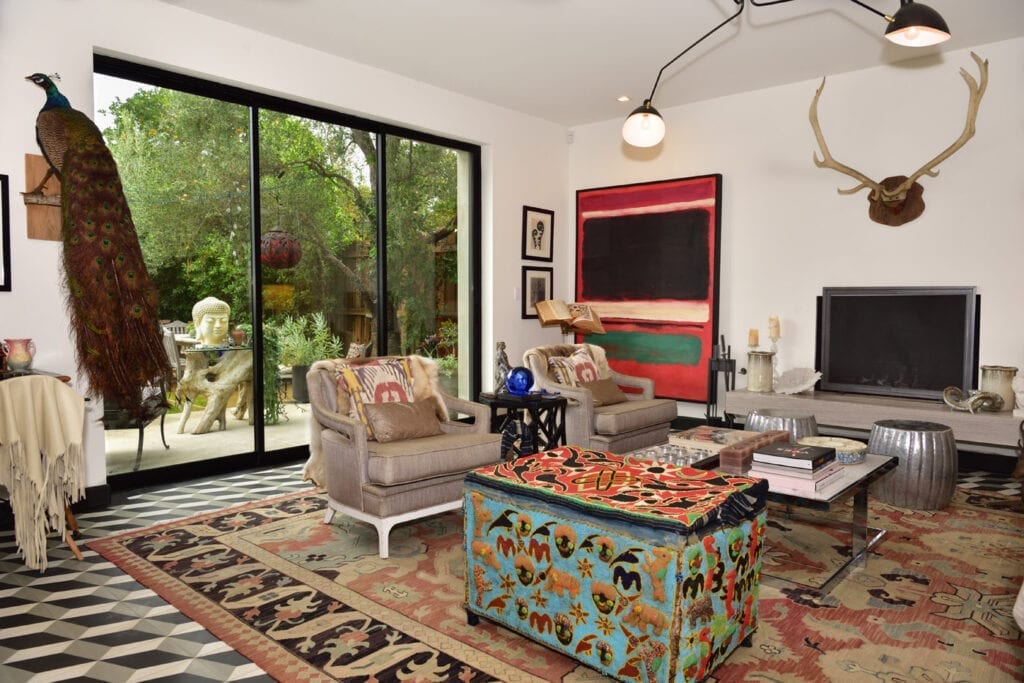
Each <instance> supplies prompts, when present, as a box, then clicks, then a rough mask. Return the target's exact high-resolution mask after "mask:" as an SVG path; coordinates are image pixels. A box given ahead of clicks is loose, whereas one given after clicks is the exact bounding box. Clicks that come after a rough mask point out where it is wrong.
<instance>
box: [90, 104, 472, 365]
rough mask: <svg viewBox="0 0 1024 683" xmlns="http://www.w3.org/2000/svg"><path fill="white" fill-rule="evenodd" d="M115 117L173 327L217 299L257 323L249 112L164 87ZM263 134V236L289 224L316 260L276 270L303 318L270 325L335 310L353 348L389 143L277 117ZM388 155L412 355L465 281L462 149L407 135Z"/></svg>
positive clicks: (115, 144)
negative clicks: (352, 316) (351, 319)
mask: <svg viewBox="0 0 1024 683" xmlns="http://www.w3.org/2000/svg"><path fill="white" fill-rule="evenodd" d="M110 113H111V115H112V116H113V117H114V121H115V123H114V125H113V126H112V128H110V129H108V130H106V131H105V136H106V138H107V142H108V144H109V146H110V148H111V150H112V152H113V153H114V156H115V158H116V159H117V161H118V165H119V167H120V170H121V175H122V180H123V182H124V185H125V191H126V195H127V197H128V200H129V204H130V206H131V207H132V214H133V217H134V219H135V223H136V226H137V228H138V231H139V237H140V242H141V244H142V249H143V253H144V254H145V257H146V263H147V265H148V267H149V269H150V274H151V276H152V277H153V280H154V282H155V283H156V285H157V287H158V288H159V290H160V295H161V299H160V317H162V318H168V319H175V318H180V319H182V320H188V319H189V318H190V316H191V309H192V305H193V304H194V302H196V301H198V300H199V299H202V298H203V297H206V296H217V297H218V298H221V299H224V300H225V301H227V302H228V303H229V304H231V307H232V318H233V322H249V321H250V315H249V310H250V290H249V287H250V284H249V283H250V277H249V269H250V264H249V258H250V253H251V245H250V240H251V237H250V226H251V224H252V221H251V220H250V199H249V191H250V176H249V173H250V170H249V145H250V129H249V110H248V109H247V108H246V107H244V106H240V105H236V104H231V103H228V102H222V101H218V100H213V99H209V98H205V97H199V96H195V95H191V94H187V93H183V92H179V91H174V90H167V89H163V88H152V89H145V90H141V91H139V92H137V93H136V94H134V95H132V96H131V97H129V98H127V99H126V100H124V101H122V100H115V101H114V102H113V103H112V104H111V106H110ZM259 125H260V136H259V140H260V177H259V180H258V183H259V191H260V206H261V210H262V216H261V218H262V225H263V229H264V232H266V231H269V230H270V229H271V228H273V227H275V226H280V227H281V228H283V229H284V230H286V231H287V232H290V233H292V234H293V235H295V236H296V237H298V239H299V241H300V244H301V245H302V250H303V255H302V259H301V261H300V263H299V264H298V266H296V267H295V268H290V269H286V270H273V269H270V268H264V269H263V271H262V277H263V280H264V282H266V283H281V284H290V285H294V288H295V302H294V306H293V308H292V310H290V311H277V312H273V311H268V312H267V313H266V314H265V317H267V319H268V323H269V324H276V323H278V322H279V321H280V320H281V319H282V318H283V316H284V315H286V314H291V315H305V314H308V313H313V312H323V313H324V314H325V315H326V318H327V321H328V323H329V324H330V326H331V328H332V331H333V332H334V333H335V334H339V335H340V336H341V337H342V338H343V339H345V340H346V341H350V340H349V339H348V338H347V337H348V335H347V334H346V333H347V330H346V329H345V324H346V319H345V315H344V311H345V309H346V308H349V309H350V308H363V309H365V310H369V311H374V310H375V307H376V303H377V302H376V291H377V284H376V282H377V271H376V254H377V248H376V239H377V227H376V226H377V200H376V197H377V193H378V189H379V188H378V187H377V180H378V177H377V176H378V174H377V169H376V164H377V161H376V157H377V150H376V144H377V140H376V137H375V136H374V135H372V134H370V133H368V132H366V131H361V130H354V129H350V128H347V127H345V126H339V125H334V124H329V123H324V122H321V121H314V120H310V119H305V118H300V117H296V116H292V115H288V114H283V113H280V112H273V111H268V110H261V111H260V118H259ZM386 150H387V153H386V164H387V178H388V188H387V205H388V212H387V240H388V250H387V254H388V269H389V272H388V282H389V293H388V301H387V305H386V306H385V310H386V312H387V315H388V322H389V328H390V329H391V330H392V332H393V334H394V336H393V337H392V338H391V339H389V344H388V346H389V351H392V350H393V351H395V352H401V353H410V352H413V351H415V349H416V348H418V346H419V345H420V344H421V343H422V340H423V338H424V337H425V336H427V335H429V334H432V333H433V332H435V330H436V329H437V325H438V322H439V321H438V311H437V302H438V296H439V294H438V293H439V291H440V288H443V286H444V284H445V283H447V282H454V281H455V267H454V260H453V258H452V256H453V255H452V254H451V253H450V252H447V253H446V252H440V253H441V256H438V253H439V252H438V249H437V248H436V247H437V245H439V244H441V243H442V242H444V241H445V240H446V238H448V237H449V236H451V235H452V234H453V233H454V232H455V230H456V197H457V194H458V193H457V178H456V167H457V164H456V152H455V151H454V150H451V149H448V148H444V147H439V146H436V145H430V144H425V143H419V142H414V141H411V140H406V139H401V138H395V137H389V138H388V140H387V145H386ZM449 241H450V240H449ZM439 263H440V264H441V266H440V267H439V266H438V264H439ZM359 341H368V340H366V339H362V340H359Z"/></svg>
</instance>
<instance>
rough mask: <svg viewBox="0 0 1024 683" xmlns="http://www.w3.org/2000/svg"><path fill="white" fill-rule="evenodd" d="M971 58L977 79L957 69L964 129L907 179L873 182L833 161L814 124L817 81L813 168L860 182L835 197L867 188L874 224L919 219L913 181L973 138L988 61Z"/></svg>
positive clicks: (918, 191)
mask: <svg viewBox="0 0 1024 683" xmlns="http://www.w3.org/2000/svg"><path fill="white" fill-rule="evenodd" d="M971 58H972V59H973V60H974V62H975V63H976V64H977V65H978V69H979V71H980V79H979V80H977V81H976V80H974V77H973V76H972V75H971V74H969V73H967V70H966V69H963V68H961V69H960V76H961V77H963V79H964V81H965V82H966V83H967V88H968V90H969V91H970V98H969V99H968V101H967V121H966V122H965V123H964V130H963V132H962V133H960V137H958V138H957V139H956V140H955V141H954V142H953V144H951V145H950V146H949V147H947V148H946V149H944V150H942V152H940V153H939V154H938V155H937V156H935V157H934V158H933V159H931V160H930V161H928V163H926V164H925V165H924V166H922V167H921V168H919V169H918V170H916V171H914V172H913V173H911V174H910V175H909V176H902V175H899V176H890V177H888V178H885V179H883V180H882V181H881V182H875V181H874V180H872V179H871V178H868V177H867V176H866V175H864V174H863V173H861V172H860V171H858V170H856V169H854V168H851V167H849V166H847V165H846V164H842V163H840V162H838V161H836V160H835V159H834V158H833V157H832V154H831V153H830V152H829V151H828V145H827V144H826V143H825V136H824V135H822V133H821V125H820V124H819V123H818V99H819V98H820V97H821V91H822V90H824V89H825V79H824V78H823V79H821V85H820V86H818V90H817V91H816V92H815V93H814V99H813V100H811V111H810V119H811V128H813V129H814V137H815V139H816V140H817V141H818V147H819V148H821V154H822V158H821V159H819V158H818V154H817V153H815V154H814V165H815V166H817V167H818V168H831V169H832V170H834V171H839V172H840V173H843V174H845V175H848V176H850V177H851V178H853V179H854V180H857V181H858V182H859V183H860V184H859V185H857V186H856V187H852V188H850V189H848V190H839V194H853V193H854V192H859V191H860V190H863V189H864V188H869V189H870V190H871V192H870V193H869V194H868V202H869V203H870V207H869V208H868V216H870V218H871V220H873V221H875V222H876V223H882V224H883V225H892V226H897V225H903V224H904V223H909V222H910V221H912V220H914V219H915V218H917V217H918V216H920V215H921V213H922V212H924V200H923V199H922V195H923V194H924V188H923V187H921V184H920V183H918V182H917V179H918V178H920V177H921V176H923V175H928V176H932V177H935V176H937V175H938V174H939V171H938V169H937V168H936V166H938V165H939V164H940V163H942V162H943V161H945V160H946V159H948V158H949V157H950V156H952V155H953V153H954V152H956V151H957V150H958V149H960V148H961V147H963V146H964V145H965V144H966V143H967V141H968V140H970V139H971V138H972V137H974V131H975V121H976V120H977V118H978V106H979V105H980V104H981V98H982V96H983V95H984V94H985V89H986V88H987V87H988V60H987V59H984V60H983V59H982V58H981V57H979V56H978V55H976V54H974V53H973V52H972V53H971Z"/></svg>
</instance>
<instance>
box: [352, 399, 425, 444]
mask: <svg viewBox="0 0 1024 683" xmlns="http://www.w3.org/2000/svg"><path fill="white" fill-rule="evenodd" d="M363 410H364V411H365V412H366V419H367V420H368V421H369V422H370V427H371V429H373V436H374V438H375V439H377V441H379V442H381V443H388V442H389V441H400V440H402V439H416V438H419V437H421V436H436V435H437V434H441V433H443V430H442V429H441V423H440V422H439V421H438V419H437V413H436V412H435V411H436V407H435V401H434V399H433V398H431V399H428V400H426V401H413V402H411V403H407V402H405V401H391V402H388V403H366V404H364V405H363Z"/></svg>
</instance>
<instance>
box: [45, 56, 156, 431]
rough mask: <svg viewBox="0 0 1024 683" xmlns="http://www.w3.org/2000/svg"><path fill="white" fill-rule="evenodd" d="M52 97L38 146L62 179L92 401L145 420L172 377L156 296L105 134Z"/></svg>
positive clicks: (69, 277)
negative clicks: (150, 390)
mask: <svg viewBox="0 0 1024 683" xmlns="http://www.w3.org/2000/svg"><path fill="white" fill-rule="evenodd" d="M39 76H40V74H35V75H34V76H30V77H29V78H30V79H33V80H35V79H36V78H37V77H39ZM43 78H46V77H45V76H43ZM47 81H48V79H47ZM37 83H38V82H37ZM40 85H43V86H44V87H45V84H40ZM49 86H50V87H52V89H53V92H57V91H56V87H55V86H53V84H52V82H49ZM57 95H58V96H59V97H60V98H61V99H63V101H64V102H65V103H66V102H67V100H66V98H63V96H62V95H59V92H57ZM47 96H48V97H47V106H45V107H44V108H43V110H42V111H41V112H40V113H39V117H38V118H37V125H36V129H37V139H38V140H39V144H40V147H41V148H42V149H43V152H44V156H45V157H46V158H47V159H48V160H50V163H51V165H52V166H53V167H54V169H55V171H56V172H57V173H58V174H59V177H60V179H61V238H62V240H63V266H64V278H65V293H66V302H67V308H68V313H69V318H70V322H71V328H72V333H73V336H74V342H75V349H76V355H77V360H78V364H79V368H80V371H81V372H82V373H83V374H84V375H85V376H86V378H87V379H88V382H89V392H90V394H91V395H93V396H102V397H104V398H105V399H107V400H109V399H114V400H115V401H117V402H118V404H119V405H121V406H123V407H125V408H127V409H129V410H131V409H133V408H136V407H137V410H138V413H139V414H138V417H140V418H141V417H143V413H144V408H143V406H142V396H143V389H144V388H145V387H148V386H152V385H153V384H156V383H165V382H167V381H168V380H169V379H170V377H171V376H172V371H171V366H170V361H169V360H168V358H167V355H166V353H165V352H164V350H163V344H162V340H161V332H160V326H159V321H158V319H157V312H156V311H157V302H158V295H157V291H156V288H155V287H154V286H153V284H152V281H151V280H150V277H149V273H148V272H147V270H146V264H145V262H144V261H143V257H142V248H141V247H140V245H139V238H138V234H137V233H136V230H135V224H134V223H133V222H132V215H131V210H130V208H129V207H128V202H127V200H126V199H125V196H124V190H123V188H122V186H121V177H120V175H119V173H118V170H117V163H116V162H115V161H114V157H113V155H112V154H111V153H110V150H109V149H108V148H107V145H106V143H105V142H104V140H103V135H102V134H101V133H100V131H99V129H98V128H97V127H96V125H95V124H94V123H93V122H92V120H91V119H89V117H87V116H86V115H85V114H83V113H82V112H80V111H77V110H75V109H72V108H71V106H70V105H69V104H68V105H67V106H59V105H58V106H54V105H52V104H51V100H53V99H54V98H53V96H52V94H51V92H50V89H49V88H47ZM58 102H59V100H58ZM61 133H62V135H61ZM58 159H59V160H58Z"/></svg>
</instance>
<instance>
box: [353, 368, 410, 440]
mask: <svg viewBox="0 0 1024 683" xmlns="http://www.w3.org/2000/svg"><path fill="white" fill-rule="evenodd" d="M338 383H339V384H341V385H342V386H343V387H344V388H345V389H346V390H347V391H348V394H349V398H350V399H351V401H350V405H349V416H350V417H352V418H354V419H358V420H360V421H361V422H362V423H363V424H364V425H366V438H368V439H373V438H375V437H374V434H373V426H372V425H371V424H370V421H369V419H368V418H367V417H366V405H367V404H370V403H393V402H396V401H405V402H411V401H412V400H413V393H412V370H411V369H410V368H409V361H408V360H406V359H405V358H382V359H380V360H375V361H370V362H369V363H363V364H361V365H349V366H345V367H341V368H340V369H339V373H338Z"/></svg>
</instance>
